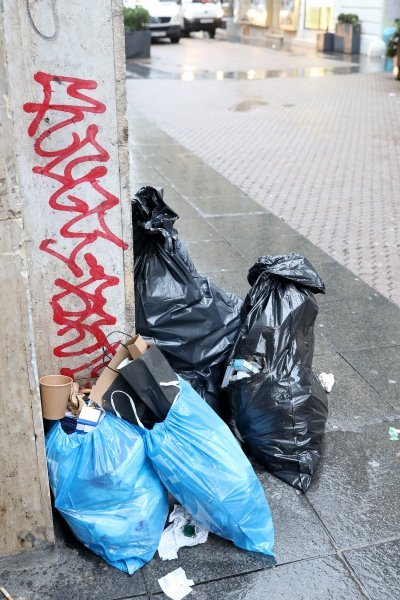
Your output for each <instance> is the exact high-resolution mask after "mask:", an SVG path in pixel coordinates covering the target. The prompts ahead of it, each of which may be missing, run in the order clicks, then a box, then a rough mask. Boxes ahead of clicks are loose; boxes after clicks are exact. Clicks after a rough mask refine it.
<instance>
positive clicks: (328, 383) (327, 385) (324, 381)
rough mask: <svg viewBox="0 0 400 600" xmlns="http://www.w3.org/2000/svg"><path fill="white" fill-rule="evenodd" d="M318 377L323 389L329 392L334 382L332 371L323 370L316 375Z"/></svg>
mask: <svg viewBox="0 0 400 600" xmlns="http://www.w3.org/2000/svg"><path fill="white" fill-rule="evenodd" d="M318 379H319V381H320V383H321V385H322V387H323V388H324V390H325V391H326V392H327V393H328V394H329V393H330V392H331V391H332V388H333V386H334V384H335V376H334V374H333V373H325V372H324V371H323V372H322V373H320V374H319V375H318Z"/></svg>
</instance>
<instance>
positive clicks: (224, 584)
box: [157, 557, 367, 600]
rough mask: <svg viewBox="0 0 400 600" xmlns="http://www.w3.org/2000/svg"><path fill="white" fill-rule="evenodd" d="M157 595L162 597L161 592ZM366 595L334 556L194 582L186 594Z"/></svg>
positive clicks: (348, 598) (240, 599) (322, 599)
mask: <svg viewBox="0 0 400 600" xmlns="http://www.w3.org/2000/svg"><path fill="white" fill-rule="evenodd" d="M221 575H222V573H221ZM187 576H188V577H189V578H191V577H192V578H193V579H194V581H195V582H196V573H195V572H188V573H187ZM157 597H159V598H166V596H165V595H163V594H160V595H159V596H157ZM366 597H367V596H366V595H364V594H363V592H362V591H361V589H360V587H359V585H358V583H357V581H355V580H354V578H353V577H352V576H351V574H350V572H349V571H348V569H347V568H346V566H345V565H344V564H343V562H342V561H340V560H339V559H338V558H336V557H332V558H320V559H316V560H309V561H300V562H295V563H292V564H289V565H283V566H278V567H275V568H273V569H269V570H265V571H261V572H259V573H252V574H250V575H241V576H238V577H232V578H230V579H222V580H220V581H215V582H213V583H208V584H205V585H195V587H194V588H193V592H192V593H191V594H190V598H191V599H193V600H221V599H223V600H361V599H364V598H366Z"/></svg>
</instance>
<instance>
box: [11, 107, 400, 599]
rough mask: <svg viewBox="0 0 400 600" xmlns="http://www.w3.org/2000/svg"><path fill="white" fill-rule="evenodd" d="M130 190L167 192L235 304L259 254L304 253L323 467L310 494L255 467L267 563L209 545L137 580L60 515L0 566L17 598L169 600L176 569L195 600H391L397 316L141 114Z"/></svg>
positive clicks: (394, 579)
mask: <svg viewBox="0 0 400 600" xmlns="http://www.w3.org/2000/svg"><path fill="white" fill-rule="evenodd" d="M131 125H132V133H133V137H132V139H133V140H134V144H132V147H131V153H132V158H133V164H132V172H133V173H134V174H135V176H134V180H133V181H132V192H135V191H136V189H137V188H138V187H140V186H141V185H142V184H151V185H159V186H162V187H163V188H164V194H165V195H164V197H165V200H166V202H167V203H168V204H170V205H171V206H172V207H173V209H174V210H176V211H177V212H178V214H179V215H180V219H179V221H178V222H177V228H178V230H179V232H180V234H181V237H182V238H183V239H184V241H186V242H187V245H188V249H189V252H190V255H191V257H192V259H193V261H194V263H195V264H196V266H197V267H198V269H199V270H200V271H201V272H203V273H205V274H207V275H209V276H210V278H212V279H213V280H214V281H215V282H217V283H219V284H220V285H221V286H223V287H224V288H226V289H227V290H234V291H236V292H238V293H240V294H241V295H244V294H245V293H246V291H247V289H248V285H247V283H246V273H247V270H248V268H249V266H250V265H251V264H253V262H254V261H255V260H256V258H257V257H258V256H259V255H263V254H279V253H287V252H290V251H297V252H300V253H303V254H304V255H305V256H306V257H307V258H308V259H309V260H310V261H311V262H312V264H313V265H314V266H315V267H316V268H317V270H318V271H319V273H320V275H321V276H322V278H323V279H324V281H325V283H326V287H327V294H326V296H325V297H321V296H318V301H319V305H320V315H319V317H318V320H317V326H316V356H315V360H314V368H315V371H316V372H317V373H319V372H320V371H322V370H324V371H327V372H333V373H334V374H335V378H336V384H335V386H334V388H333V391H332V393H331V394H330V397H329V400H330V415H329V420H328V426H327V431H326V435H325V443H324V454H323V457H322V461H321V465H320V468H319V472H318V474H317V476H316V477H315V480H314V482H313V483H312V484H311V487H310V489H309V491H308V492H307V494H306V495H303V494H301V493H298V492H296V491H295V490H293V489H292V488H290V487H289V486H287V485H286V484H284V483H282V482H280V481H278V480H277V479H274V478H273V477H272V476H271V475H269V474H268V473H265V472H264V471H263V470H258V474H259V477H260V480H261V482H262V484H263V486H264V488H265V492H266V495H267V498H268V500H269V503H270V506H271V510H272V514H273V518H274V523H275V532H276V559H277V566H276V567H274V568H268V567H267V566H266V563H265V560H264V559H263V558H262V557H260V556H257V555H252V554H249V553H246V552H244V551H241V550H239V549H237V548H235V547H234V546H233V545H232V544H231V543H229V542H227V541H225V540H222V539H219V538H217V537H216V536H214V535H210V536H209V540H208V541H207V543H206V544H204V545H201V546H197V547H195V548H183V549H181V550H180V552H179V559H178V560H175V561H167V562H162V561H161V560H160V559H159V558H158V557H155V558H154V559H153V560H152V561H151V563H150V564H148V565H147V566H145V567H144V568H143V569H141V570H140V571H139V572H137V573H136V574H135V575H134V576H132V577H128V576H127V575H125V574H123V573H121V572H119V571H117V570H116V569H113V568H111V567H109V566H108V565H106V564H105V563H104V562H103V561H101V560H100V559H99V558H98V557H96V556H95V555H93V554H91V553H90V552H89V551H86V550H85V548H83V547H82V546H81V545H79V544H78V543H77V542H76V541H75V540H74V539H73V538H72V536H71V534H70V533H69V532H68V530H67V528H66V527H65V526H63V525H62V524H61V522H60V521H59V520H58V519H57V545H56V547H55V549H51V550H35V551H30V552H27V553H25V554H23V555H20V556H18V557H10V558H7V559H2V560H0V585H2V586H5V587H6V588H7V590H8V591H9V593H10V594H11V595H12V596H13V598H14V600H17V599H18V598H19V599H20V600H22V598H24V599H25V600H43V599H46V600H67V599H68V600H69V599H70V598H71V597H79V600H117V599H118V600H122V599H131V598H152V597H155V598H160V600H161V598H165V596H163V594H162V593H160V588H159V586H158V583H157V579H158V578H159V577H161V576H162V575H164V574H166V573H168V572H170V571H172V570H174V569H176V568H177V567H179V566H182V567H183V568H184V569H185V571H186V574H187V576H188V577H189V578H192V579H194V581H195V584H196V585H195V587H194V588H193V592H192V594H191V595H190V596H189V597H188V598H190V599H191V600H214V599H215V600H266V599H268V600H327V599H328V598H332V599H333V600H339V599H346V600H358V599H362V598H363V599H365V598H369V599H370V600H387V599H388V598H395V597H398V594H399V591H398V590H399V586H400V577H399V571H398V564H399V560H400V530H399V514H400V496H399V493H398V491H399V489H400V488H399V485H400V470H399V465H400V462H399V461H400V458H397V457H396V453H397V452H400V442H391V441H390V440H389V435H388V428H389V426H390V425H393V426H395V427H396V426H397V427H400V422H399V420H400V395H399V383H400V367H399V364H400V360H399V359H400V309H399V308H398V307H397V306H395V305H394V304H392V303H391V302H390V301H388V300H386V299H385V298H383V297H382V296H381V295H379V294H378V293H377V292H376V291H375V290H373V289H372V288H370V287H368V286H367V285H366V284H365V283H363V282H361V281H360V280H359V279H358V278H357V277H355V276H354V275H353V274H352V273H350V271H348V270H347V269H345V268H344V267H341V266H340V265H339V264H338V263H337V262H335V261H334V260H333V259H332V258H330V257H329V256H328V255H327V254H325V253H324V252H323V251H322V250H319V249H318V248H317V247H316V246H314V245H313V244H311V243H310V242H309V241H308V240H307V239H306V238H304V237H302V236H301V235H299V234H297V233H296V232H295V231H294V230H292V229H291V228H290V227H289V226H287V225H285V224H284V223H283V221H281V220H280V219H278V218H277V217H275V216H273V215H272V214H271V213H268V212H267V211H265V210H263V209H262V208H261V207H260V205H259V204H256V203H255V202H254V201H253V200H251V199H250V198H249V197H248V196H247V195H246V194H244V193H243V192H242V191H240V190H239V189H238V188H237V187H236V186H234V185H232V184H231V183H229V182H228V181H227V180H226V179H224V177H222V176H221V175H219V174H218V173H217V172H216V171H214V170H213V169H212V168H210V167H208V166H207V165H206V164H205V163H204V162H203V161H202V160H201V159H199V158H198V157H196V156H195V155H194V154H192V153H190V152H189V151H187V150H186V149H185V148H184V147H183V146H181V145H180V144H179V143H177V142H175V141H174V140H173V139H172V138H170V137H169V136H168V135H166V134H165V133H163V132H161V131H160V130H159V129H158V128H157V127H156V126H154V125H152V124H151V123H150V122H148V121H147V120H146V119H145V118H143V117H142V116H139V115H138V116H137V117H135V116H133V117H132V121H131Z"/></svg>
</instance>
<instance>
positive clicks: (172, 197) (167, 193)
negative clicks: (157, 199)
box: [131, 175, 198, 217]
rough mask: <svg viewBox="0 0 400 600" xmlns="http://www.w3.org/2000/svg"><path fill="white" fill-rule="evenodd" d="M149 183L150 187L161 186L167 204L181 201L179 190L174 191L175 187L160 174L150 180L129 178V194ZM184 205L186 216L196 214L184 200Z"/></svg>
mask: <svg viewBox="0 0 400 600" xmlns="http://www.w3.org/2000/svg"><path fill="white" fill-rule="evenodd" d="M147 185H150V186H151V187H155V188H162V189H163V190H164V200H165V202H166V203H167V204H169V205H171V204H172V203H175V204H179V202H180V201H182V200H183V199H182V195H181V194H179V192H177V191H176V189H175V188H173V187H172V186H170V185H169V183H168V182H167V181H166V180H165V179H164V177H162V175H160V176H159V177H156V178H155V179H153V180H152V181H148V180H145V181H137V180H134V179H133V180H131V194H132V196H133V195H134V194H135V193H136V192H137V191H138V190H139V189H140V188H141V187H143V186H147ZM184 207H185V209H186V210H187V213H188V216H191V217H193V216H194V215H197V214H198V211H196V210H195V209H194V208H193V207H191V208H192V209H191V210H190V208H189V205H188V203H187V202H186V201H185V202H184ZM183 210H184V208H183V205H182V212H183Z"/></svg>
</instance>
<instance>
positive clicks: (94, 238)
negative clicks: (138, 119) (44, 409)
mask: <svg viewBox="0 0 400 600" xmlns="http://www.w3.org/2000/svg"><path fill="white" fill-rule="evenodd" d="M34 79H35V81H36V83H37V84H39V85H40V86H41V87H42V89H41V92H42V94H43V98H42V100H41V101H40V102H27V103H26V104H24V107H23V108H24V111H25V112H27V113H31V114H32V115H34V117H33V120H32V121H31V123H30V125H29V128H28V135H29V136H30V137H31V138H33V139H34V146H33V147H34V151H35V154H36V155H37V156H38V157H40V161H39V162H40V163H41V164H40V165H36V166H34V167H33V169H32V170H33V172H34V173H36V174H38V175H41V176H43V177H45V178H46V180H47V181H48V182H50V181H51V182H52V185H51V186H49V185H48V186H47V188H48V189H51V193H50V196H49V199H48V204H49V206H50V208H51V209H53V211H54V213H53V214H54V216H55V220H56V222H57V224H59V231H58V232H57V237H55V238H54V237H52V238H47V239H43V240H42V242H41V244H40V249H41V250H42V251H43V252H46V253H48V254H50V255H51V256H52V257H53V258H54V259H55V260H57V261H59V262H60V263H62V264H63V265H65V267H66V268H67V271H66V272H67V273H68V277H67V276H66V277H65V278H63V277H57V278H56V279H55V280H54V287H55V291H54V294H53V296H52V298H51V302H50V304H51V307H52V311H53V321H54V323H55V325H56V327H57V335H58V336H59V337H60V338H61V343H60V344H59V345H57V346H56V347H54V348H53V353H54V356H56V357H57V358H65V359H66V365H67V366H65V367H63V368H62V369H61V371H60V372H61V373H62V374H64V375H70V376H71V377H75V376H76V375H78V376H79V374H80V373H82V374H83V373H84V374H86V372H88V371H89V373H90V376H91V377H95V376H96V375H98V372H99V370H100V368H101V367H102V366H103V352H102V348H103V345H104V344H105V343H106V334H105V329H106V328H107V327H110V326H113V325H115V323H116V318H115V316H113V315H111V314H110V313H109V312H108V310H107V299H106V296H105V291H106V290H108V292H109V291H110V290H109V288H113V287H115V286H118V284H119V278H118V277H116V276H115V275H113V274H111V273H106V271H105V267H104V266H103V265H102V264H101V258H102V257H104V256H105V254H106V252H107V251H106V250H105V249H104V244H112V245H115V246H117V247H119V248H121V249H123V250H126V249H127V247H128V245H127V244H126V243H125V242H124V241H123V240H122V239H121V238H120V237H118V236H117V235H116V234H115V233H113V231H112V230H111V228H110V227H109V225H108V224H107V215H108V213H109V212H110V211H111V210H112V209H113V208H114V207H116V206H117V205H118V204H119V198H117V197H116V196H115V195H114V194H112V193H111V192H110V191H108V190H107V189H106V187H105V186H104V177H105V176H106V175H107V172H108V169H107V166H106V163H107V162H108V161H109V159H110V155H109V153H108V152H107V150H106V149H105V148H104V147H103V146H102V144H101V142H100V140H99V136H98V133H99V127H98V125H96V124H94V123H93V122H90V116H91V115H100V114H102V113H104V112H105V111H106V106H105V104H103V103H102V102H100V101H99V100H96V99H95V98H94V97H93V96H91V95H90V91H92V90H95V89H96V88H97V83H96V81H93V80H90V79H77V78H75V77H65V76H57V75H50V74H47V73H43V72H38V73H36V74H35V76H34ZM66 134H68V142H67V145H66V144H65V139H66ZM40 212H41V211H40ZM40 212H39V211H38V218H40ZM99 243H101V244H103V246H102V247H101V252H98V250H99V248H100V246H99ZM96 250H97V252H96ZM116 346H117V344H114V345H112V344H110V345H108V347H107V349H108V351H109V352H111V353H112V352H113V350H115V347H116ZM72 357H81V362H80V364H79V365H78V366H74V368H73V369H72V368H70V366H68V362H67V361H68V359H69V360H71V359H72ZM75 361H76V359H74V363H75Z"/></svg>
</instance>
